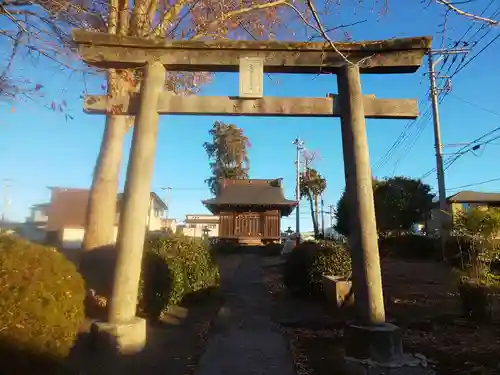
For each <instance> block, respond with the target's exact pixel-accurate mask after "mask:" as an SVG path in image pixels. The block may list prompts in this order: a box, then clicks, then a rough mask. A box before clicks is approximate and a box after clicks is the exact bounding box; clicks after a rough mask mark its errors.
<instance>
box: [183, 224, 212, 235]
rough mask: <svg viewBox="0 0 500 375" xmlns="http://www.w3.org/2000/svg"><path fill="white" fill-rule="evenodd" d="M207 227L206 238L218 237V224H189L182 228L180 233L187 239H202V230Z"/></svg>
mask: <svg viewBox="0 0 500 375" xmlns="http://www.w3.org/2000/svg"><path fill="white" fill-rule="evenodd" d="M205 227H208V230H209V231H208V237H217V236H219V224H214V223H196V224H195V223H189V224H186V226H185V227H184V228H182V233H183V234H184V235H185V236H189V237H202V236H203V228H205Z"/></svg>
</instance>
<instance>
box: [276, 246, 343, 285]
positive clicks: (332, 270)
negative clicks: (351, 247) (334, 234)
mask: <svg viewBox="0 0 500 375" xmlns="http://www.w3.org/2000/svg"><path fill="white" fill-rule="evenodd" d="M350 272H351V258H350V254H349V252H348V251H347V250H346V248H345V247H344V245H342V244H337V243H335V242H333V241H324V242H320V243H317V242H312V241H306V242H303V243H301V244H300V245H299V246H296V247H295V248H294V249H293V250H292V252H291V254H290V256H289V257H288V259H287V261H286V263H285V268H284V275H283V276H284V277H283V278H284V283H285V285H286V286H287V288H289V289H290V290H292V291H294V292H297V293H301V294H309V295H310V294H315V293H318V292H321V291H322V289H323V287H322V276H323V275H328V274H331V275H336V276H349V275H350Z"/></svg>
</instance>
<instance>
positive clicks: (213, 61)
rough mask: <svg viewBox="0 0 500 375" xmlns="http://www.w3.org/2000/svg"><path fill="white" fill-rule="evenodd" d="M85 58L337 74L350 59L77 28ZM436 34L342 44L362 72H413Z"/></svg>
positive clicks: (106, 64)
mask: <svg viewBox="0 0 500 375" xmlns="http://www.w3.org/2000/svg"><path fill="white" fill-rule="evenodd" d="M73 40H74V42H75V43H76V44H78V45H79V52H80V55H81V56H82V58H83V60H84V61H85V62H86V63H88V64H90V65H93V66H97V67H100V68H134V67H139V66H142V65H144V64H145V63H146V62H147V61H153V60H158V61H160V62H161V63H163V65H165V67H166V68H167V69H168V70H174V71H191V72H197V71H207V72H237V71H238V69H239V65H240V58H241V57H245V56H253V57H255V56H257V57H260V58H263V59H264V71H265V72H268V73H312V74H321V73H336V72H337V71H338V69H339V68H340V67H341V66H343V65H345V61H344V59H343V58H342V56H340V55H339V54H338V53H337V52H336V51H334V49H333V48H332V47H331V45H330V44H329V43H326V42H322V43H318V42H280V41H263V42H260V41H229V40H223V41H171V40H164V39H145V38H137V37H129V36H118V35H110V34H105V33H96V32H89V31H83V30H74V31H73ZM431 43H432V38H430V37H416V38H401V39H388V40H379V41H364V42H356V43H337V42H335V47H336V48H337V49H338V51H340V52H341V53H342V54H343V55H345V56H346V57H347V59H349V61H350V62H353V63H358V62H360V63H359V68H360V72H362V73H375V74H376V73H413V72H415V71H416V70H417V69H418V68H419V67H420V65H421V64H422V58H423V56H424V54H425V53H426V52H427V51H428V50H429V49H430V47H431Z"/></svg>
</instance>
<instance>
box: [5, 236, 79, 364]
mask: <svg viewBox="0 0 500 375" xmlns="http://www.w3.org/2000/svg"><path fill="white" fill-rule="evenodd" d="M84 298H85V287H84V281H83V279H82V277H81V276H80V274H79V273H78V272H77V270H76V268H75V266H74V265H73V264H72V263H71V262H70V261H69V260H67V259H66V258H65V257H64V255H62V254H60V253H59V252H57V250H55V249H53V248H49V247H45V246H42V245H38V244H33V243H30V242H28V241H25V240H22V239H20V238H16V237H14V236H9V235H0V373H1V374H35V373H36V374H45V373H50V374H53V373H55V372H57V371H58V369H59V365H60V364H61V361H62V360H63V359H64V358H65V357H67V356H68V355H69V352H70V350H71V348H72V346H73V344H74V342H75V339H76V337H77V333H78V331H79V328H80V325H81V324H82V322H83V320H84V317H85V315H84Z"/></svg>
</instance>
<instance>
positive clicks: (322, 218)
mask: <svg viewBox="0 0 500 375" xmlns="http://www.w3.org/2000/svg"><path fill="white" fill-rule="evenodd" d="M321 230H322V232H323V239H324V238H325V201H324V200H323V195H322V196H321Z"/></svg>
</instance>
